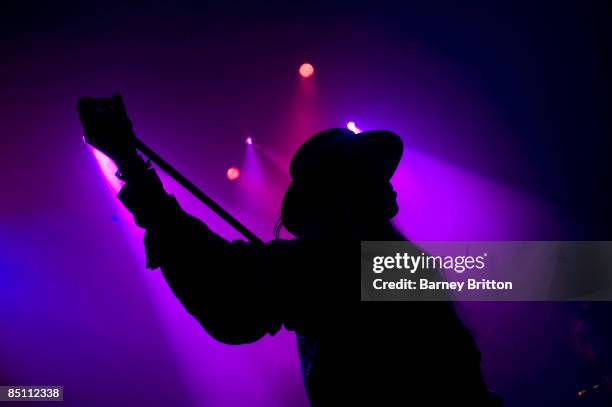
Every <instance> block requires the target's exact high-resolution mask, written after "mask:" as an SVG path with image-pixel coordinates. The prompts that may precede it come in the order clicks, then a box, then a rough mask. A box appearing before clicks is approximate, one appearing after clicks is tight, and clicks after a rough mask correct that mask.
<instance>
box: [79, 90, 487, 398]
mask: <svg viewBox="0 0 612 407" xmlns="http://www.w3.org/2000/svg"><path fill="white" fill-rule="evenodd" d="M79 111H80V113H81V119H82V121H83V124H84V128H85V133H86V138H87V140H88V142H89V143H90V144H92V145H94V146H95V147H96V148H98V149H100V150H102V151H103V152H104V153H106V154H107V155H108V156H110V158H112V159H113V160H114V161H115V162H116V163H117V165H118V167H119V172H118V176H119V177H120V178H121V179H123V180H124V181H125V182H126V183H125V186H124V187H123V188H122V190H121V191H120V193H119V199H120V200H121V202H123V203H124V205H125V206H126V207H127V208H128V209H129V210H130V212H131V213H132V214H133V215H134V218H135V220H136V223H137V224H138V225H139V226H140V227H143V228H145V229H146V233H145V250H146V254H147V267H149V268H151V269H156V268H161V271H162V273H163V275H164V277H165V278H166V280H167V282H168V284H169V285H170V287H171V288H172V290H173V292H174V293H175V295H176V296H177V297H178V298H179V299H180V301H181V302H182V304H183V305H184V306H185V308H186V309H187V311H188V312H189V313H191V314H192V315H193V316H194V317H195V318H196V319H197V320H198V321H199V322H200V323H201V324H202V326H203V327H204V328H205V329H206V331H207V332H208V333H209V334H210V335H212V336H213V337H214V338H216V339H217V340H219V341H222V342H224V343H228V344H246V343H250V342H254V341H256V340H258V339H260V338H261V337H263V336H265V335H267V334H270V335H274V334H275V333H276V332H278V330H279V329H280V328H281V327H282V326H284V327H285V328H287V329H289V330H292V331H295V333H296V336H297V339H298V350H299V354H300V359H301V367H302V373H303V377H304V382H305V385H306V390H307V393H308V396H309V398H310V401H311V404H312V405H313V406H324V407H326V406H349V405H350V406H353V405H355V406H356V405H359V406H361V405H366V406H367V405H372V406H415V405H422V406H439V405H461V406H464V405H465V406H481V405H497V402H496V401H495V399H494V398H492V397H491V396H490V395H489V393H488V391H487V389H486V386H485V384H484V382H483V380H482V375H481V372H480V354H479V351H478V348H477V346H476V345H475V343H474V341H473V339H472V337H471V335H470V334H469V332H468V331H467V330H466V328H465V327H464V325H463V324H462V322H461V321H460V320H459V318H458V317H457V315H456V313H455V311H454V309H453V307H452V305H451V304H449V303H444V302H436V303H433V302H432V303H399V302H394V303H391V302H389V303H371V302H370V303H361V302H360V300H359V290H358V288H359V281H360V280H359V279H360V277H359V270H360V267H359V261H360V256H359V252H360V241H361V240H405V239H404V237H403V236H401V235H400V234H399V233H398V232H397V231H396V230H395V229H394V228H393V226H392V225H391V223H390V220H391V219H392V218H393V217H394V216H395V215H396V214H397V211H398V207H397V203H396V194H395V192H394V191H393V188H392V186H391V184H390V182H389V180H390V179H391V176H392V175H393V173H394V171H395V169H396V167H397V165H398V163H399V161H400V158H401V156H402V149H403V146H402V141H401V139H400V138H399V137H398V136H397V135H395V134H393V133H391V132H388V131H367V132H363V133H360V134H357V135H355V134H353V133H352V132H350V131H348V130H345V129H329V130H326V131H323V132H321V133H318V134H316V135H314V136H312V137H311V138H310V139H309V140H308V141H306V142H305V143H304V145H302V147H300V149H299V150H298V151H297V153H296V154H295V156H294V157H293V159H292V161H291V164H290V174H291V177H292V183H291V185H290V186H289V188H288V190H287V192H286V194H285V197H284V199H283V203H282V210H281V219H282V223H283V225H284V227H285V228H286V229H287V230H288V231H289V232H291V233H292V234H293V235H295V236H297V239H295V240H280V239H276V240H273V241H271V242H269V243H267V244H265V245H257V244H253V243H247V242H244V241H234V242H229V241H227V240H225V239H223V238H222V237H220V236H218V235H217V234H215V233H214V232H212V231H211V230H210V229H209V228H208V227H207V226H206V225H205V224H204V223H202V222H201V221H199V220H198V219H196V218H194V217H192V216H190V215H189V214H187V213H186V212H185V211H183V210H182V209H181V207H180V206H179V204H178V203H177V201H176V200H175V199H174V197H173V196H171V195H168V194H167V193H166V192H165V191H164V189H163V187H162V184H161V182H160V180H159V178H158V177H157V174H156V173H155V171H154V170H153V169H151V168H149V166H148V165H147V164H146V163H145V162H144V160H143V159H142V158H140V157H139V155H138V154H137V152H136V150H135V149H134V147H133V145H132V144H131V142H130V140H131V137H132V136H133V133H132V128H131V123H130V121H129V119H128V117H127V114H126V113H125V109H124V108H123V104H122V102H121V99H120V97H119V96H118V95H115V96H113V98H109V99H105V98H102V99H92V98H83V99H81V100H80V101H79Z"/></svg>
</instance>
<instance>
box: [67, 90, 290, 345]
mask: <svg viewBox="0 0 612 407" xmlns="http://www.w3.org/2000/svg"><path fill="white" fill-rule="evenodd" d="M78 110H79V114H80V118H81V121H82V123H83V127H84V130H85V139H86V141H87V142H88V143H89V144H91V145H92V146H94V147H95V148H97V149H99V150H100V151H102V152H103V153H105V154H106V155H107V156H109V157H110V158H111V159H112V160H113V161H115V163H116V164H117V166H118V168H119V171H118V176H119V177H120V178H121V179H122V180H124V181H125V182H126V184H125V186H124V187H123V188H122V190H121V191H120V193H119V199H120V200H121V201H122V202H123V203H124V204H125V205H126V207H127V208H128V209H129V210H130V212H131V213H132V214H133V215H134V219H135V221H136V223H137V224H138V225H139V226H141V227H143V228H145V229H146V233H145V250H146V253H147V267H149V268H151V269H155V268H161V270H162V272H163V274H164V276H165V278H166V280H167V282H168V284H169V285H170V287H171V288H172V290H173V292H174V293H175V295H176V296H177V297H178V298H179V300H180V301H181V303H182V304H183V305H184V306H185V308H186V309H187V311H189V312H190V313H191V314H192V315H193V316H194V317H195V318H197V320H198V321H199V322H200V323H201V324H202V325H203V326H204V328H205V329H206V330H207V331H208V332H209V333H210V334H211V335H212V336H214V337H215V338H217V339H218V340H220V341H223V342H226V343H247V342H252V341H255V340H257V339H259V338H260V337H262V336H263V335H265V334H266V333H271V334H273V333H275V332H276V331H278V329H280V326H281V318H280V316H279V315H278V311H276V312H275V311H274V310H278V309H281V308H282V307H280V306H279V305H278V304H277V302H278V301H279V299H278V295H277V293H279V292H280V291H279V290H278V289H277V287H278V285H279V279H278V278H277V276H275V275H274V273H275V272H274V270H278V268H277V267H271V266H270V264H271V263H273V262H274V256H273V254H272V251H271V250H270V249H269V247H267V246H261V245H258V246H257V247H256V246H254V245H252V244H249V243H245V242H232V243H230V242H228V241H226V240H225V239H223V238H221V237H220V236H218V235H216V234H215V233H213V232H212V231H211V230H210V229H209V228H208V227H207V226H206V225H204V224H203V223H202V222H201V221H199V220H197V219H195V218H194V217H192V216H190V215H188V214H187V213H186V212H184V211H183V210H182V209H181V207H180V206H179V204H178V203H177V202H176V199H174V197H172V196H170V195H168V194H167V193H166V192H165V191H164V189H163V186H162V184H161V181H160V180H159V178H158V176H157V174H156V173H155V171H154V170H153V169H150V168H148V165H147V164H146V163H145V162H144V160H143V159H142V158H141V157H140V156H139V155H138V153H137V152H136V149H135V147H134V133H133V131H132V124H131V122H130V120H129V118H128V116H127V113H126V111H125V107H124V105H123V101H122V100H121V96H120V95H118V94H115V95H113V97H112V98H95V99H94V98H89V97H87V98H82V99H80V100H79V103H78Z"/></svg>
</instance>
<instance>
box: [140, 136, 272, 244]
mask: <svg viewBox="0 0 612 407" xmlns="http://www.w3.org/2000/svg"><path fill="white" fill-rule="evenodd" d="M134 145H135V147H136V148H137V149H138V150H139V151H140V152H141V153H142V154H144V155H145V156H146V157H147V158H148V159H149V160H151V161H152V162H154V163H155V164H157V166H158V167H159V168H161V169H162V170H164V172H166V173H167V174H168V175H169V176H171V177H172V178H174V180H175V181H176V182H178V183H179V184H181V185H182V186H183V187H185V189H187V191H189V192H191V193H192V194H193V195H194V196H195V197H196V198H197V199H199V200H200V201H201V202H202V203H204V205H206V206H208V207H209V208H210V209H211V210H212V211H213V212H215V213H216V214H217V215H219V216H220V217H221V218H222V219H223V220H224V221H226V222H227V223H229V224H230V226H232V227H233V228H234V229H236V230H237V231H238V232H240V233H241V234H242V235H243V236H244V237H246V238H247V239H248V240H250V241H251V242H253V243H255V244H258V245H263V244H264V242H263V240H261V239H260V238H259V237H257V235H256V234H255V233H253V232H251V231H250V230H249V229H248V228H247V227H246V226H244V225H243V224H242V223H240V221H238V219H236V218H234V217H233V216H232V215H231V214H230V213H229V212H227V211H226V210H225V209H223V207H221V205H219V204H218V203H217V202H215V201H214V200H213V199H212V198H211V197H209V196H208V195H206V194H205V193H204V192H203V191H202V190H201V189H200V188H198V187H197V186H195V185H194V184H193V183H192V182H191V181H189V180H188V179H187V178H185V176H183V174H181V173H180V172H178V171H177V170H176V169H175V168H174V167H173V166H171V165H170V164H168V162H167V161H166V160H164V159H163V158H161V157H160V156H159V154H157V153H156V152H155V151H153V150H152V149H151V148H150V147H149V146H147V145H146V144H145V143H143V142H142V141H140V140H139V139H138V138H136V137H134Z"/></svg>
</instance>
